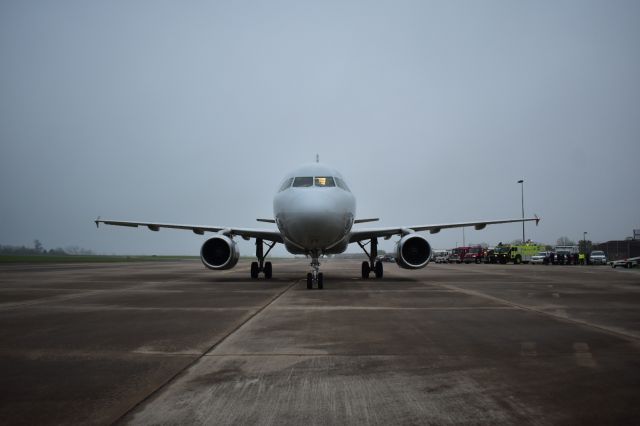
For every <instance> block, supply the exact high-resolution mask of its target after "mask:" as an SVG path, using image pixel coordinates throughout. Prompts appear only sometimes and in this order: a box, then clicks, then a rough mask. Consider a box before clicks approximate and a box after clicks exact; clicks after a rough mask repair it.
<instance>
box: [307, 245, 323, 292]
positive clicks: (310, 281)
mask: <svg viewBox="0 0 640 426" xmlns="http://www.w3.org/2000/svg"><path fill="white" fill-rule="evenodd" d="M311 268H313V269H312V271H311V272H309V273H308V274H307V290H311V289H312V288H313V285H314V284H316V285H317V286H318V289H319V290H322V289H323V288H324V275H323V274H322V272H320V261H319V260H318V254H317V253H314V254H313V256H312V257H311Z"/></svg>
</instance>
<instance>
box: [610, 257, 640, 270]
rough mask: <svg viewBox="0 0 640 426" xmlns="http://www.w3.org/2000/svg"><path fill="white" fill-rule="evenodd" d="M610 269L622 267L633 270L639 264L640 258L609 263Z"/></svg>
mask: <svg viewBox="0 0 640 426" xmlns="http://www.w3.org/2000/svg"><path fill="white" fill-rule="evenodd" d="M609 263H610V264H611V267H612V268H615V267H617V266H622V267H624V268H634V267H637V266H638V265H639V264H640V257H630V258H628V259H620V260H614V261H611V262H609Z"/></svg>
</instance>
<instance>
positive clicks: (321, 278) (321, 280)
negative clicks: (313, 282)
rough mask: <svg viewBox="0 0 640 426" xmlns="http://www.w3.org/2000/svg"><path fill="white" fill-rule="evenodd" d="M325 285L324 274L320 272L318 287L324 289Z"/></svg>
mask: <svg viewBox="0 0 640 426" xmlns="http://www.w3.org/2000/svg"><path fill="white" fill-rule="evenodd" d="M323 286H324V274H323V273H322V272H320V273H318V289H319V290H322V288H323Z"/></svg>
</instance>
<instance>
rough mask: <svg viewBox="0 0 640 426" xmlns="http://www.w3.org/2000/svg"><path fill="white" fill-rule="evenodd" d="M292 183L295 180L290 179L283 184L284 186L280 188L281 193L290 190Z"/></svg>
mask: <svg viewBox="0 0 640 426" xmlns="http://www.w3.org/2000/svg"><path fill="white" fill-rule="evenodd" d="M291 182H293V178H289V179H287V180H285V181H284V182H283V183H282V186H281V187H280V192H282V191H284V190H285V189H288V188H289V187H290V186H291Z"/></svg>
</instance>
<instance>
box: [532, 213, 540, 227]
mask: <svg viewBox="0 0 640 426" xmlns="http://www.w3.org/2000/svg"><path fill="white" fill-rule="evenodd" d="M533 217H535V218H536V226H538V223H540V218H539V217H538V215H537V214H534V215H533Z"/></svg>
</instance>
